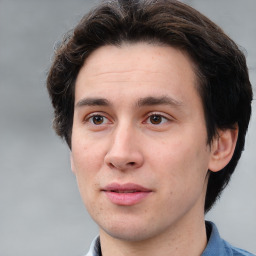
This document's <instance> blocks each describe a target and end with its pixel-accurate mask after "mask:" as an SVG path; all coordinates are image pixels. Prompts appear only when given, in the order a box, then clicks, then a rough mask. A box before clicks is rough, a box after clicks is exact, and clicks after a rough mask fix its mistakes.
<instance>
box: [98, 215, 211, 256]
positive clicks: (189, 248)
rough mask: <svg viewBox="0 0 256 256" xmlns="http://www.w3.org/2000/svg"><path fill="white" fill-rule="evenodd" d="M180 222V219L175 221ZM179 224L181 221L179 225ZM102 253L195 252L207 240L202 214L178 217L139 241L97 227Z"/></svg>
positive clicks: (113, 255)
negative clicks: (123, 237)
mask: <svg viewBox="0 0 256 256" xmlns="http://www.w3.org/2000/svg"><path fill="white" fill-rule="evenodd" d="M179 222H182V223H179ZM181 224H182V225H181ZM100 240H101V249H102V254H103V256H110V255H111V256H128V255H136V256H142V255H143V256H145V255H147V256H154V255H158V256H167V255H173V256H184V255H191V256H198V255H201V254H202V253H203V251H204V249H205V247H206V244H207V235H206V229H205V222H204V216H197V218H196V219H193V221H191V218H187V221H186V220H184V219H182V220H180V221H178V222H177V223H176V224H175V226H173V227H172V229H171V231H170V230H168V231H166V232H164V233H162V234H161V235H158V236H157V237H151V238H149V239H147V240H143V241H125V240H122V239H118V238H114V237H112V236H110V235H108V234H107V233H105V232H104V231H103V230H101V231H100Z"/></svg>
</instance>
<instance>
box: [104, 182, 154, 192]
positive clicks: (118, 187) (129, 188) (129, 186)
mask: <svg viewBox="0 0 256 256" xmlns="http://www.w3.org/2000/svg"><path fill="white" fill-rule="evenodd" d="M102 190H103V191H110V192H111V191H112V192H123V193H124V192H127V193H129V192H130V193H131V192H151V191H152V190H151V189H148V188H145V187H143V186H141V185H138V184H135V183H125V184H119V183H111V184H108V185H107V186H105V187H104V188H103V189H102Z"/></svg>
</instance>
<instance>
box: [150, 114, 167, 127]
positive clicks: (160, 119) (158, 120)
mask: <svg viewBox="0 0 256 256" xmlns="http://www.w3.org/2000/svg"><path fill="white" fill-rule="evenodd" d="M166 122H168V119H167V118H166V117H164V116H163V115H160V114H152V115H150V116H148V118H147V120H146V123H150V124H153V125H159V124H163V123H166Z"/></svg>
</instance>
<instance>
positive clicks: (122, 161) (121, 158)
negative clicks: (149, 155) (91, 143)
mask: <svg viewBox="0 0 256 256" xmlns="http://www.w3.org/2000/svg"><path fill="white" fill-rule="evenodd" d="M139 145H140V141H139V140H138V139H137V133H136V131H135V129H133V128H132V127H128V126H127V125H126V126H125V125H123V127H121V126H120V127H118V128H117V129H116V131H114V132H113V135H112V138H111V143H110V146H109V150H108V152H107V154H106V155H105V159H104V160H105V163H106V164H107V165H108V166H109V167H110V168H111V169H118V170H121V171H126V170H133V169H137V168H139V167H141V166H142V165H143V162H144V158H143V154H142V152H141V150H140V146H139Z"/></svg>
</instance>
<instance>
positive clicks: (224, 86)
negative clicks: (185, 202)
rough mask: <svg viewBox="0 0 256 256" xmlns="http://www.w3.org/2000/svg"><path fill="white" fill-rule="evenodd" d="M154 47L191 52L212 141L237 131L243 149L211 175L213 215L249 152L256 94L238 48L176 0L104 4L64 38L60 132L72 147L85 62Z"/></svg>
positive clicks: (55, 70)
mask: <svg viewBox="0 0 256 256" xmlns="http://www.w3.org/2000/svg"><path fill="white" fill-rule="evenodd" d="M136 43H146V44H150V45H157V46H171V47H172V48H175V49H178V50H180V51H182V52H183V53H184V54H186V55H187V56H188V57H189V59H190V60H191V63H192V65H193V70H194V73H195V76H196V81H195V87H196V90H197V92H198V95H199V96H200V99H201V101H202V105H203V110H204V119H205V126H206V131H207V137H206V141H205V143H206V144H207V145H209V146H211V145H212V142H213V140H214V138H216V137H218V136H219V132H220V131H224V130H227V129H230V130H232V129H234V130H235V129H237V130H238V131H239V132H238V137H237V142H236V147H235V150H234V153H233V156H232V158H231V160H230V162H229V163H228V164H227V165H226V166H225V167H224V168H222V169H221V170H219V171H217V172H213V171H211V170H209V179H208V185H207V192H206V198H205V212H207V211H208V210H209V209H210V208H211V207H212V206H213V204H214V203H215V201H216V200H217V199H218V197H219V196H220V194H221V192H222V190H223V189H224V188H225V186H226V185H227V184H228V182H229V180H230V177H231V175H232V173H233V172H234V169H235V167H236V165H237V162H238V160H239V158H240V156H241V153H242V151H243V148H244V143H245V135H246V131H247V127H248V123H249V119H250V114H251V100H252V89H251V84H250V81H249V77H248V70H247V66H246V60H245V57H244V55H243V53H242V52H241V51H240V50H239V48H238V46H237V45H236V44H235V43H234V42H233V41H232V40H231V39H230V38H229V37H228V36H227V35H226V34H225V33H224V32H223V31H222V30H221V29H220V28H219V27H218V26H217V25H215V24H214V23H213V22H211V21H210V20H209V19H208V18H206V17H205V16H203V15H202V14H201V13H199V12H198V11H196V10H194V9H193V8H191V7H189V6H187V5H185V4H183V3H181V2H179V1H172V0H169V1H168V0H141V1H135V0H134V1H132V0H130V1H121V0H120V1H104V2H103V3H102V4H100V5H99V6H98V7H96V8H95V9H94V10H92V11H91V12H90V13H89V14H87V15H86V16H84V17H83V18H82V20H81V21H80V23H79V24H78V25H77V26H76V27H75V29H74V30H72V31H71V32H70V33H69V34H68V35H67V36H66V37H65V39H64V40H63V42H62V44H60V46H59V47H58V49H57V50H56V53H55V58H54V61H53V64H52V67H51V69H50V71H49V75H48V79H47V87H48V91H49V94H50V98H51V100H52V104H53V107H54V110H55V118H54V128H55V130H56V132H57V134H58V135H59V136H61V137H62V138H64V139H65V141H66V142H67V144H68V146H69V147H70V149H71V150H72V148H71V138H72V126H73V117H74V102H75V84H76V80H77V76H78V74H79V71H80V70H81V68H82V67H83V65H84V63H85V61H86V60H87V59H88V58H89V56H91V54H92V53H94V52H95V51H96V50H97V49H100V48H101V47H102V46H117V47H120V46H121V45H124V44H130V45H134V44H136Z"/></svg>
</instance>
